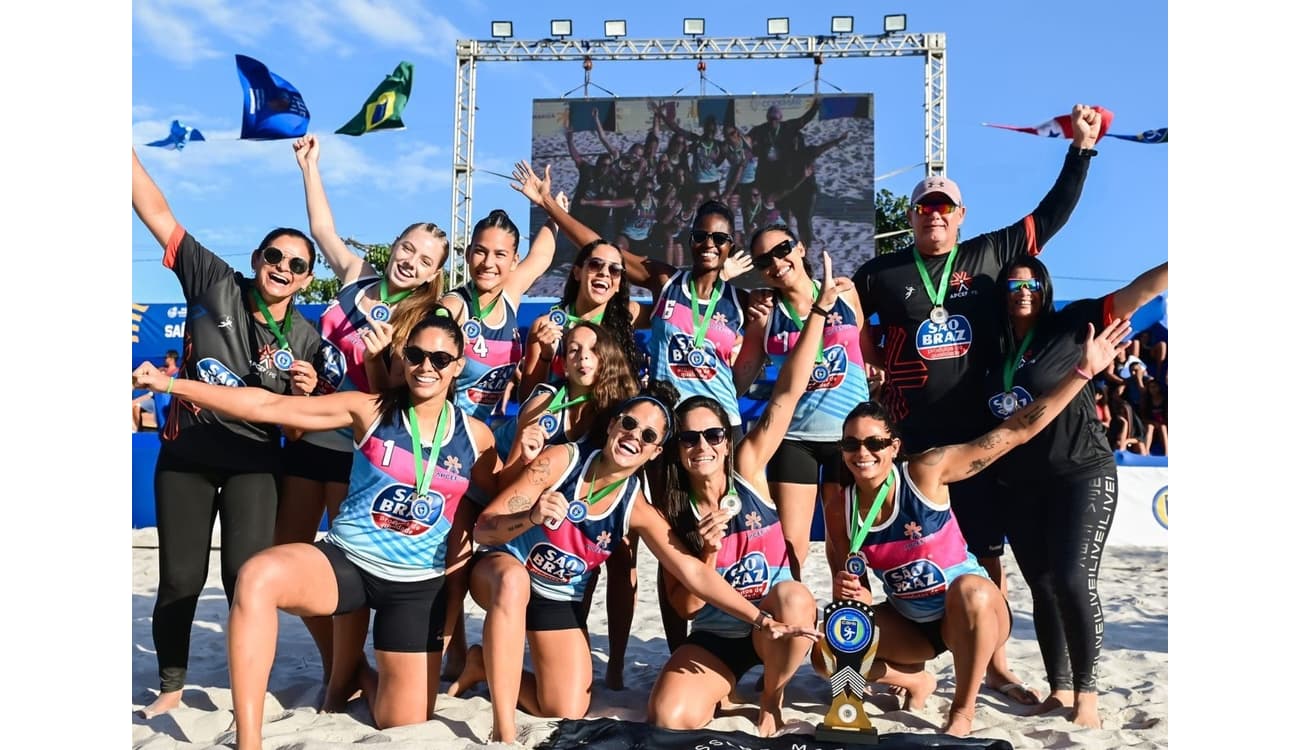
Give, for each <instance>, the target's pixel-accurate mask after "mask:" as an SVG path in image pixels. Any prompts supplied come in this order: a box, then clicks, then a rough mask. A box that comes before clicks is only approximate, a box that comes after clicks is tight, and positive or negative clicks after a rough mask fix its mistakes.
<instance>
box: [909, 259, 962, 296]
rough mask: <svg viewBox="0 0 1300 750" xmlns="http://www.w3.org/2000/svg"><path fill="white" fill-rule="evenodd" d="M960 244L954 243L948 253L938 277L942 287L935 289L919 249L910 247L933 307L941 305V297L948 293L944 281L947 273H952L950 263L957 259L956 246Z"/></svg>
mask: <svg viewBox="0 0 1300 750" xmlns="http://www.w3.org/2000/svg"><path fill="white" fill-rule="evenodd" d="M958 247H960V245H954V246H953V248H952V252H950V253H948V261H947V262H946V263H944V264H943V275H942V276H940V277H939V281H940V282H941V284H942V286H943V289H942V291H936V290H935V288H934V282H933V281H931V280H930V272H929V271H928V270H926V268H925V263H924V262H923V261H922V260H921V251H920V250H917V249H916V248H915V247H913V248H912V260H914V261H916V270H917V271H919V272H920V273H921V281H923V282H925V293H926V295H927V296H928V297H929V298H930V301H931V302H932V303H934V306H935V307H943V298H944V297H946V296H947V295H948V284H947V282H946V281H945V280H946V279H947V278H948V275H949V274H951V273H952V263H953V261H955V260H957V248H958Z"/></svg>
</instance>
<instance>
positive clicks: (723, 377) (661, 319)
mask: <svg viewBox="0 0 1300 750" xmlns="http://www.w3.org/2000/svg"><path fill="white" fill-rule="evenodd" d="M690 280H691V275H690V271H689V269H683V270H680V271H678V272H677V273H675V274H673V275H672V276H671V277H669V279H668V283H666V284H664V288H663V291H662V292H660V293H659V299H658V300H657V301H656V303H655V308H654V313H653V314H652V316H651V323H650V371H651V373H652V374H651V378H652V379H656V380H668V381H671V382H672V383H673V385H675V386H677V391H678V393H679V394H680V395H681V400H683V401H684V400H685V399H686V398H688V397H690V396H697V395H699V396H709V397H711V398H713V399H714V400H716V401H717V402H718V403H719V404H722V408H723V409H726V411H727V414H728V415H729V417H730V420H731V425H732V426H733V427H734V426H736V425H739V424H740V403H739V401H737V399H736V382H735V377H734V376H733V374H732V370H731V362H732V360H733V358H734V356H735V354H737V353H738V352H739V351H740V345H741V341H742V340H743V338H744V336H743V334H744V331H745V313H744V311H743V308H741V306H740V296H739V295H738V294H737V292H736V287H734V286H732V285H731V284H729V283H727V282H725V281H722V280H721V279H718V280H716V281H714V285H715V288H717V287H721V290H722V293H721V296H720V297H719V299H718V304H717V306H716V307H715V308H714V310H713V318H712V320H710V321H708V328H707V333H706V334H705V336H704V340H703V342H702V345H701V348H699V349H696V348H695V321H696V320H697V319H699V318H700V317H701V316H702V315H703V314H704V313H705V312H706V311H707V308H708V306H709V296H705V297H704V298H703V299H700V300H699V302H698V308H693V306H692V305H691V290H690V287H689V286H688V285H689V283H690ZM678 403H681V401H679V402H678Z"/></svg>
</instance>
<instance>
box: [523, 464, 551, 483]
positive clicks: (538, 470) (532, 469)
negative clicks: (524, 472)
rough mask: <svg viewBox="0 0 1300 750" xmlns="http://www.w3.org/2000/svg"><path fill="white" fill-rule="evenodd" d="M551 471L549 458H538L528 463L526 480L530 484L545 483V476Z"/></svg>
mask: <svg viewBox="0 0 1300 750" xmlns="http://www.w3.org/2000/svg"><path fill="white" fill-rule="evenodd" d="M550 473H551V459H549V458H539V459H537V460H536V461H533V462H532V463H531V464H529V465H528V481H529V483H531V484H546V477H548V476H550Z"/></svg>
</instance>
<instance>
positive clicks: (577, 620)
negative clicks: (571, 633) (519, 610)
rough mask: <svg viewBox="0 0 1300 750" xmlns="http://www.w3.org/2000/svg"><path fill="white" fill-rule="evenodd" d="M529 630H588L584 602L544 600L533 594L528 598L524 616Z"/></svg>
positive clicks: (525, 625)
mask: <svg viewBox="0 0 1300 750" xmlns="http://www.w3.org/2000/svg"><path fill="white" fill-rule="evenodd" d="M524 628H525V629H527V630H571V629H575V628H576V629H578V630H586V629H587V619H586V608H585V607H583V606H582V600H578V601H576V602H569V601H556V600H554V599H543V598H542V597H540V596H538V595H537V592H536V591H534V592H532V595H531V596H529V597H528V610H527V611H526V612H525V614H524Z"/></svg>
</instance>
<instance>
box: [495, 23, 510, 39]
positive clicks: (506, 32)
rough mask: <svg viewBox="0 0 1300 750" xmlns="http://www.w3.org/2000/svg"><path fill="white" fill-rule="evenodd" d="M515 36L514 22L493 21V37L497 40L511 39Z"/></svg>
mask: <svg viewBox="0 0 1300 750" xmlns="http://www.w3.org/2000/svg"><path fill="white" fill-rule="evenodd" d="M514 35H515V24H514V22H512V21H493V22H492V36H494V37H496V38H497V39H509V38H510V37H512V36H514Z"/></svg>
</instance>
